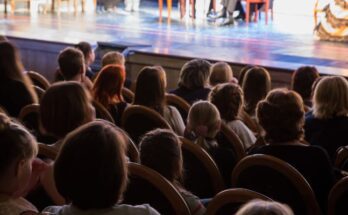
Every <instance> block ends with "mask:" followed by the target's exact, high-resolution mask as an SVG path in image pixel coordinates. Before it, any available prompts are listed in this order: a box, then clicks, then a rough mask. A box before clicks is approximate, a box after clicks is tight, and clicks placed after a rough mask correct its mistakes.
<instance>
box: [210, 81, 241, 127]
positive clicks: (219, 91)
mask: <svg viewBox="0 0 348 215" xmlns="http://www.w3.org/2000/svg"><path fill="white" fill-rule="evenodd" d="M209 101H210V102H211V103H213V104H214V105H215V106H216V107H217V109H218V110H219V112H220V115H221V118H222V119H224V120H226V121H227V122H229V121H233V120H235V119H237V117H238V114H239V112H240V111H241V109H242V107H243V103H244V99H243V91H242V89H241V88H240V87H239V85H237V84H232V83H226V84H219V85H217V86H215V87H214V88H213V90H212V91H211V92H210V94H209Z"/></svg>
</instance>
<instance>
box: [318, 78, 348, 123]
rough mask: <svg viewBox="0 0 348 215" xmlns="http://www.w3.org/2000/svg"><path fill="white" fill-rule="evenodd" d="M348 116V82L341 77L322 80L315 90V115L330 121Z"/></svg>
mask: <svg viewBox="0 0 348 215" xmlns="http://www.w3.org/2000/svg"><path fill="white" fill-rule="evenodd" d="M347 114H348V82H347V80H346V79H345V78H343V77H340V76H328V77H324V78H322V79H321V80H320V81H319V83H318V85H317V87H316V88H315V90H314V96H313V115H314V116H315V117H316V118H319V119H328V118H332V117H336V116H346V115H347Z"/></svg>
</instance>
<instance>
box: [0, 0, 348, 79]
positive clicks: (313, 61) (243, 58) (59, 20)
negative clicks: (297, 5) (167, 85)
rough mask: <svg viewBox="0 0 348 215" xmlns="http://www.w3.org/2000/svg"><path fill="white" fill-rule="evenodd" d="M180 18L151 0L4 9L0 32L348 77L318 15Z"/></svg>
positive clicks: (343, 48)
mask: <svg viewBox="0 0 348 215" xmlns="http://www.w3.org/2000/svg"><path fill="white" fill-rule="evenodd" d="M202 1H203V0H202ZM178 17H179V14H178V12H177V8H176V7H174V8H173V13H172V19H171V21H170V23H169V22H168V20H167V14H166V9H165V8H164V19H163V21H162V22H159V20H158V8H157V5H156V4H154V3H151V2H146V1H145V2H142V7H141V9H140V11H139V12H133V13H129V12H126V11H124V10H123V9H122V8H118V9H117V10H116V11H114V12H108V13H104V14H96V13H94V12H87V13H85V14H82V13H78V14H76V15H74V14H73V13H72V12H64V11H63V12H62V13H61V14H60V15H57V14H51V13H47V14H42V13H37V12H36V11H34V12H33V11H32V13H31V14H30V15H29V13H28V12H16V13H14V14H13V15H10V14H9V15H7V16H5V15H4V14H3V12H0V18H1V21H0V34H5V35H9V36H15V37H24V38H32V39H39V40H49V41H58V42H69V43H75V42H78V41H89V42H91V43H93V44H95V42H97V41H103V42H116V43H134V44H143V45H149V46H148V47H143V48H139V49H141V50H142V51H145V52H151V53H160V54H170V55H175V56H185V57H196V58H207V59H212V60H222V61H228V62H234V63H241V64H256V65H262V66H268V67H274V68H285V69H295V68H297V67H299V66H301V65H315V66H318V68H319V70H320V72H321V73H324V74H339V75H345V76H348V44H344V43H333V42H324V41H319V40H317V38H316V37H315V36H314V34H313V28H314V23H313V17H312V16H309V15H303V14H289V13H281V12H278V13H277V12H275V17H274V20H273V21H272V20H271V21H270V22H269V24H268V25H265V23H264V20H263V18H262V20H260V21H259V22H258V23H250V24H249V25H246V24H245V23H243V22H238V24H237V25H235V26H223V27H222V26H220V24H221V22H222V20H217V21H216V22H209V21H207V19H206V18H205V17H204V16H203V15H202V16H201V17H199V18H197V19H196V20H195V21H192V20H191V19H189V18H186V19H184V20H179V19H178ZM159 63H160V62H159Z"/></svg>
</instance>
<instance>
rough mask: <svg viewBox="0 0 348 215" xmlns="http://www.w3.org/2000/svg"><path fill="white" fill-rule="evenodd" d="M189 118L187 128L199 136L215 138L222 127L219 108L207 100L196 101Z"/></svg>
mask: <svg viewBox="0 0 348 215" xmlns="http://www.w3.org/2000/svg"><path fill="white" fill-rule="evenodd" d="M187 119H188V120H187V129H188V130H189V131H193V132H194V133H195V134H196V135H197V136H199V137H206V138H214V137H215V136H216V134H217V133H218V131H219V129H220V122H221V119H220V114H219V110H218V109H217V108H216V107H215V105H213V104H212V103H210V102H207V101H198V102H196V103H194V104H193V105H192V106H191V108H190V111H189V114H188V118H187Z"/></svg>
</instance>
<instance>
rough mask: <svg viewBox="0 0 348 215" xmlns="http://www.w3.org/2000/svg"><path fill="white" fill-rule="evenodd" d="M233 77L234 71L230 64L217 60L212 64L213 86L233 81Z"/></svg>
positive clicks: (211, 83) (211, 76) (211, 81)
mask: <svg viewBox="0 0 348 215" xmlns="http://www.w3.org/2000/svg"><path fill="white" fill-rule="evenodd" d="M232 78H233V72H232V69H231V67H230V65H228V64H227V63H225V62H217V63H214V64H213V65H212V66H211V68H210V78H209V82H210V85H211V86H215V85H217V84H223V83H228V82H231V81H232Z"/></svg>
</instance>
